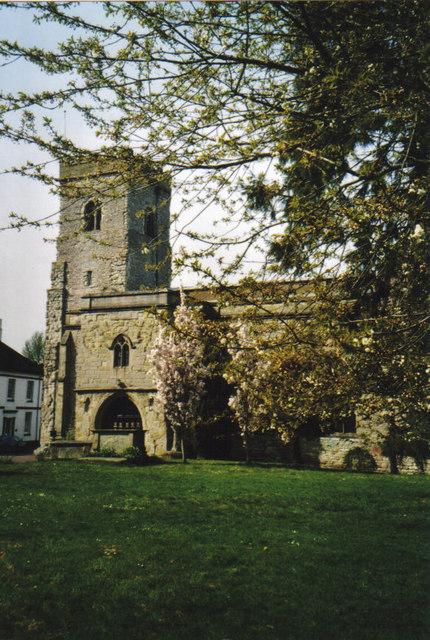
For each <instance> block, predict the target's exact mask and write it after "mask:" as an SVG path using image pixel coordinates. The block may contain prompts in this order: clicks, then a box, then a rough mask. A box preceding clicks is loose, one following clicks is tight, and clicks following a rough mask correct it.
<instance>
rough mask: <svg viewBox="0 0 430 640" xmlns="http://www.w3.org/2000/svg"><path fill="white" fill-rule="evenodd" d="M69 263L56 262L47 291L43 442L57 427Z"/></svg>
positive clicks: (41, 438) (42, 418)
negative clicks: (61, 349)
mask: <svg viewBox="0 0 430 640" xmlns="http://www.w3.org/2000/svg"><path fill="white" fill-rule="evenodd" d="M66 278H67V264H66V263H61V262H54V264H53V265H52V272H51V288H50V289H49V290H48V302H47V307H46V342H45V356H44V378H43V401H42V412H41V430H40V442H41V444H43V443H45V442H49V440H50V433H51V432H52V431H53V430H54V429H55V427H56V422H57V416H56V392H57V370H58V357H59V345H60V342H61V337H62V331H63V319H64V314H65V310H66V302H67V300H66V289H65V282H66Z"/></svg>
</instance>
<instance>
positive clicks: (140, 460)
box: [122, 447, 148, 464]
mask: <svg viewBox="0 0 430 640" xmlns="http://www.w3.org/2000/svg"><path fill="white" fill-rule="evenodd" d="M122 456H123V457H124V458H125V460H126V462H127V464H145V463H146V462H147V460H148V456H147V455H146V453H145V452H144V451H142V449H139V447H127V449H124V451H123V452H122Z"/></svg>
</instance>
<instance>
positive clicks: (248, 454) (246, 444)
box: [243, 426, 251, 464]
mask: <svg viewBox="0 0 430 640" xmlns="http://www.w3.org/2000/svg"><path fill="white" fill-rule="evenodd" d="M243 446H244V447H245V462H246V464H251V451H250V447H249V432H248V426H245V428H244V430H243Z"/></svg>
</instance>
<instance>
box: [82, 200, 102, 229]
mask: <svg viewBox="0 0 430 640" xmlns="http://www.w3.org/2000/svg"><path fill="white" fill-rule="evenodd" d="M101 223H102V208H101V205H100V202H97V201H94V200H90V201H89V202H87V204H86V205H85V207H84V230H85V231H99V230H100V227H101Z"/></svg>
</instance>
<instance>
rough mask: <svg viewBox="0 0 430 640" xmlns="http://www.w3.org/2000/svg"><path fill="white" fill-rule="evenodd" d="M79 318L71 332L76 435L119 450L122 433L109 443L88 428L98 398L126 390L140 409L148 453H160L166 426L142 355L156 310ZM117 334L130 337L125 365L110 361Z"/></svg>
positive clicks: (154, 328) (152, 333)
mask: <svg viewBox="0 0 430 640" xmlns="http://www.w3.org/2000/svg"><path fill="white" fill-rule="evenodd" d="M79 322H80V326H79V329H76V330H74V331H73V336H74V340H75V345H76V372H75V380H76V382H75V384H76V387H75V403H76V404H75V409H74V413H75V437H76V439H77V440H89V441H92V442H93V443H94V445H95V446H96V447H97V446H115V447H116V448H117V449H124V448H126V447H127V446H129V445H130V442H129V439H130V438H129V437H127V434H126V433H124V434H121V433H119V434H116V435H115V438H116V441H115V445H113V444H112V445H108V444H107V443H108V438H107V436H106V435H105V436H103V441H104V443H103V444H101V440H100V439H99V438H98V434H97V433H95V429H94V427H95V423H96V419H97V415H98V412H99V411H100V409H101V407H102V406H103V404H104V402H105V401H106V400H108V399H109V398H111V397H112V396H113V395H114V394H117V393H118V392H122V393H126V394H127V396H128V397H129V398H130V400H131V401H132V402H133V403H134V404H135V406H136V407H137V409H138V411H139V413H140V416H141V419H142V425H143V430H144V431H145V432H146V434H145V447H146V449H147V451H148V453H150V454H156V455H158V454H162V453H164V452H165V450H166V430H165V426H164V420H163V416H162V415H161V412H160V409H159V407H158V405H157V404H156V403H155V400H154V398H155V386H154V380H153V378H152V375H151V371H150V363H149V359H148V353H149V351H150V350H151V349H152V346H153V344H154V340H155V337H156V335H157V333H158V326H159V321H158V319H157V315H156V313H154V312H153V311H152V310H147V309H143V310H142V309H140V310H139V309H137V310H129V311H106V312H104V313H82V314H80V316H79ZM121 334H122V335H125V336H127V337H128V338H129V340H130V343H131V349H130V360H129V365H128V366H127V367H117V368H116V367H114V366H113V350H112V343H113V342H114V340H115V338H116V337H117V336H118V335H121ZM118 438H119V440H118Z"/></svg>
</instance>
